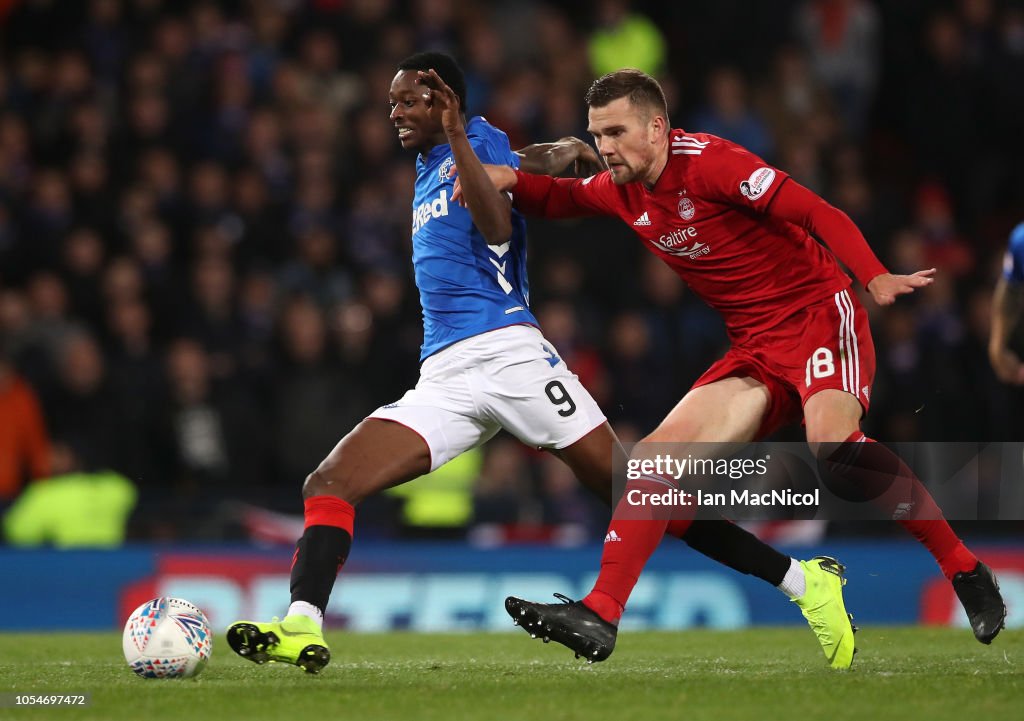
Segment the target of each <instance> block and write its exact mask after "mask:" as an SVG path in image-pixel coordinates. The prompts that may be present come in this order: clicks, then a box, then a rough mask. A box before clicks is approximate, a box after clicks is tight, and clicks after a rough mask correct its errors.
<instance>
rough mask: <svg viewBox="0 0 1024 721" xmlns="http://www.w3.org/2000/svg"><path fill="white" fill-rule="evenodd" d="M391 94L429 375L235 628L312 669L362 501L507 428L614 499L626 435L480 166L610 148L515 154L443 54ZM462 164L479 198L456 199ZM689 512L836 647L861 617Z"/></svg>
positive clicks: (768, 554) (232, 634) (373, 430)
mask: <svg viewBox="0 0 1024 721" xmlns="http://www.w3.org/2000/svg"><path fill="white" fill-rule="evenodd" d="M390 105H391V120H392V122H393V123H394V125H395V127H396V128H397V131H398V138H399V141H400V142H401V144H402V147H403V148H406V149H409V150H416V151H418V152H419V156H418V158H417V161H416V170H417V175H416V192H415V199H414V201H413V217H412V241H413V255H412V262H413V268H414V271H415V278H416V285H417V287H418V288H419V292H420V302H421V304H422V307H423V333H424V337H423V348H422V353H421V360H422V365H421V368H420V378H419V382H418V383H417V384H416V387H415V388H413V389H412V390H410V391H408V392H407V393H406V394H405V395H404V396H403V397H402V398H401V399H399V400H398V401H396V402H394V403H389V404H387V405H384V406H381V407H380V408H378V409H377V410H375V411H374V412H373V413H371V414H370V416H369V417H368V418H366V419H365V420H364V421H362V422H361V423H360V424H359V425H357V426H356V427H355V429H353V430H352V432H350V433H349V434H348V435H347V436H345V437H344V438H343V439H342V440H341V442H340V443H339V444H338V445H337V447H335V448H334V450H333V451H331V453H330V454H329V455H328V456H327V458H326V459H325V460H324V461H323V462H322V463H321V464H320V466H319V467H318V468H317V469H316V470H315V471H314V472H313V473H312V474H310V475H309V476H308V477H307V478H306V482H305V485H304V486H303V490H302V492H303V499H304V508H305V530H304V532H303V536H302V538H301V539H299V542H298V544H297V547H296V551H295V556H294V559H293V562H292V571H291V595H292V603H291V605H290V606H289V608H288V614H287V615H286V616H285V618H284V619H283V620H281V621H277V620H276V619H275V620H274V621H273V622H271V623H258V622H252V621H240V622H238V623H235V624H233V625H232V626H231V628H230V629H229V630H228V634H227V638H228V643H229V645H230V646H231V648H232V649H233V650H235V651H236V652H237V653H238V654H239V655H241V656H243V657H244V658H247V659H249V660H252V661H255V662H257V663H264V662H266V661H278V662H284V663H291V664H295V665H297V666H300V667H301V668H303V669H304V670H306V671H307V672H311V673H316V672H318V671H319V670H320V669H321V668H323V667H324V666H325V665H326V664H327V663H328V662H329V660H330V652H329V650H328V647H327V643H326V641H324V638H323V633H322V629H321V627H322V622H323V613H324V609H325V608H326V607H327V602H328V599H329V597H330V593H331V590H332V587H333V585H334V581H335V577H336V576H337V573H338V571H339V570H340V568H341V566H342V565H343V564H344V562H345V560H346V559H347V557H348V554H349V549H350V547H351V544H352V535H353V525H354V524H353V521H354V518H355V506H356V505H357V504H358V503H359V502H360V501H362V500H363V499H364V498H366V497H367V496H369V495H371V494H373V493H375V492H378V491H381V490H383V489H385V488H389V487H391V486H395V485H398V484H400V483H404V482H406V481H409V480H411V479H413V478H416V477H418V476H421V475H423V474H425V473H428V472H430V471H431V470H433V469H435V468H438V467H439V466H441V465H443V464H444V463H446V462H448V461H449V460H451V459H453V458H455V457H456V456H458V455H459V454H461V453H463V452H465V451H467V450H469V449H471V448H474V447H476V446H478V445H480V444H482V443H484V442H486V441H487V440H488V439H490V438H491V437H492V436H494V435H495V434H496V433H497V432H498V431H499V430H501V429H504V430H506V431H508V432H510V433H512V434H513V435H515V436H516V437H517V438H519V439H520V440H521V441H522V442H523V443H526V444H529V445H532V446H535V447H539V448H545V449H548V450H550V451H552V452H554V453H556V454H557V455H558V456H559V458H561V459H562V460H563V461H565V463H567V464H568V465H569V467H570V468H571V469H572V470H573V472H574V473H575V474H576V476H577V477H578V478H579V479H580V481H581V482H583V483H584V484H585V485H586V486H587V487H588V488H589V489H590V490H592V491H593V492H594V493H596V494H597V495H598V496H599V497H601V498H602V499H603V500H604V501H605V503H607V504H609V505H610V504H611V494H612V489H611V485H612V458H613V451H614V449H615V448H616V447H617V446H618V440H617V439H616V437H615V435H614V433H613V432H612V430H611V428H610V426H609V425H608V422H607V421H606V420H605V417H604V415H603V414H602V413H601V410H600V409H599V408H598V406H597V404H596V403H595V402H594V400H593V398H591V396H590V394H589V393H588V392H587V391H586V390H585V389H584V388H583V386H582V385H581V384H580V382H579V380H578V379H577V377H576V376H575V375H574V374H573V373H572V372H571V371H570V370H569V369H568V368H567V367H566V365H565V362H564V361H562V359H561V358H560V357H559V355H558V351H557V350H556V349H555V347H554V346H553V345H552V344H551V343H550V342H548V341H547V340H546V339H545V338H544V336H543V335H542V334H541V331H540V329H539V328H538V327H537V320H536V318H535V317H534V316H533V313H532V312H531V311H530V306H529V283H528V280H527V275H526V232H525V231H526V224H525V221H524V219H523V217H522V216H521V215H520V214H519V213H518V212H517V211H514V210H512V207H511V200H510V198H509V197H508V196H507V194H501V193H498V191H496V190H495V189H494V186H493V185H492V184H491V183H490V181H489V180H488V179H487V176H486V174H485V172H484V169H483V166H482V165H481V160H483V161H484V162H487V163H493V164H500V165H508V166H512V167H520V166H522V167H523V169H524V170H526V169H535V170H539V171H540V172H551V170H552V169H553V168H554V169H556V170H560V169H561V168H563V167H565V166H567V165H569V164H570V163H572V162H573V161H576V162H580V161H584V162H585V161H587V160H592V161H596V156H595V155H594V154H593V151H592V150H591V149H590V148H589V146H587V145H586V144H585V143H582V141H576V140H575V139H566V140H564V141H560V142H559V143H554V144H545V145H538V146H530V147H529V148H526V149H524V150H522V151H520V152H519V153H514V152H513V151H512V150H511V148H510V146H509V142H508V138H507V137H506V136H505V134H504V133H503V132H501V131H500V130H498V129H496V128H495V127H493V126H492V125H490V124H489V123H488V122H487V121H486V120H484V119H483V118H480V117H474V118H471V119H469V121H468V122H467V121H466V120H465V119H464V116H463V114H462V112H461V108H463V107H465V80H464V79H463V76H462V72H461V70H459V68H458V66H457V65H456V64H455V62H454V61H453V60H452V59H451V58H450V57H448V56H446V55H443V54H439V53H421V54H418V55H414V56H412V57H410V58H408V59H407V60H405V61H403V62H402V63H400V64H399V66H398V73H397V74H396V75H395V77H394V80H393V81H392V83H391V89H390ZM456 164H457V165H458V169H459V173H460V176H461V180H462V187H463V196H464V200H465V203H466V206H467V207H462V206H461V205H460V204H459V203H458V202H453V201H452V190H453V187H454V178H453V177H452V175H453V174H452V172H451V169H452V166H453V165H456ZM623 457H624V456H623ZM687 525H688V528H687V530H686V532H685V535H683V534H682V533H678V534H674V533H673V530H672V528H671V527H670V528H669V531H668V532H669V534H670V535H678V536H679V537H682V538H683V540H685V541H686V542H687V543H688V544H689V545H690V546H691V547H692V548H694V549H695V550H697V551H699V552H701V553H704V554H705V555H707V556H710V557H711V558H714V559H715V560H718V561H720V562H722V563H724V564H726V565H728V566H729V567H731V568H733V569H735V570H737V571H740V572H741V573H748V574H752V575H755V576H758V577H759V578H762V579H764V580H766V581H768V582H769V583H772V584H773V585H776V586H779V587H780V589H781V590H782V591H783V592H784V593H786V594H788V595H790V597H803V598H804V600H806V601H808V606H810V607H813V609H814V611H813V613H814V614H817V615H816V616H815V620H812V621H811V624H812V627H814V628H815V631H816V632H817V633H818V636H819V640H820V641H821V642H822V644H823V645H824V644H825V643H826V640H827V638H823V636H822V634H823V633H824V634H825V636H826V637H827V636H828V633H829V632H830V631H829V629H835V628H838V627H840V626H842V625H844V624H845V625H847V626H848V621H847V618H846V612H845V608H844V606H843V602H842V593H841V590H838V589H837V587H836V584H834V583H829V582H828V581H829V580H830V579H829V578H826V577H827V576H828V574H827V573H825V572H824V571H820V572H819V571H817V570H814V569H810V570H808V568H809V567H808V568H803V567H801V565H800V564H799V563H797V562H795V561H793V560H792V559H790V558H789V557H788V556H785V555H784V554H781V553H779V552H778V551H775V550H774V549H772V548H771V547H770V546H767V545H765V544H764V543H762V542H761V541H759V540H758V539H756V538H755V537H754V536H752V535H751V534H749V533H747V532H746V531H744V530H743V529H741V528H739V527H738V526H735V525H733V524H731V523H729V522H727V521H725V520H721V519H719V520H709V521H702V522H695V523H693V524H687ZM794 569H796V570H794ZM815 574H817V575H815ZM819 576H820V578H819ZM806 613H807V611H806V610H805V615H806ZM808 620H811V617H810V616H808ZM822 629H824V630H822ZM826 655H827V651H826Z"/></svg>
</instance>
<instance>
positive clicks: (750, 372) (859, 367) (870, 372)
mask: <svg viewBox="0 0 1024 721" xmlns="http://www.w3.org/2000/svg"><path fill="white" fill-rule="evenodd" d="M743 376H749V377H751V378H753V379H755V380H757V381H759V382H761V383H764V384H765V386H767V387H768V392H769V393H770V394H771V405H770V406H769V408H768V412H767V413H766V414H765V417H764V419H763V420H762V422H761V428H760V429H759V431H758V437H759V438H763V437H764V436H767V435H769V434H771V433H773V432H774V431H775V430H777V429H778V428H780V427H781V426H784V425H787V424H789V423H796V422H798V421H800V420H802V419H803V404H804V403H806V402H807V399H808V398H810V397H811V396H813V395H814V394H815V393H817V392H818V391H822V390H825V389H827V388H834V389H836V390H841V391H846V392H847V393H851V394H853V395H854V396H855V397H856V398H857V400H858V401H860V404H861V406H863V408H864V412H865V413H867V410H868V405H869V403H870V397H869V396H870V392H871V383H872V381H874V378H875V344H874V343H873V342H872V340H871V329H870V328H869V327H868V317H867V311H865V310H864V307H863V306H862V305H861V304H860V302H859V301H858V300H857V296H856V295H854V294H853V293H850V291H849V289H848V288H847V289H846V290H842V291H840V292H838V293H836V294H835V295H834V296H831V297H829V298H826V299H824V300H821V301H819V302H817V303H814V304H812V305H810V306H808V307H806V308H803V309H802V310H800V311H799V312H798V313H796V314H795V315H792V316H790V318H789V319H787V320H786V321H785V322H784V323H782V324H781V325H779V326H778V327H776V328H773V329H772V330H770V331H768V332H766V333H762V334H761V335H759V336H758V337H757V338H754V339H752V340H750V341H748V342H746V343H744V344H743V345H742V346H734V347H733V348H731V349H729V352H728V353H726V354H725V357H724V358H722V359H721V360H720V361H718V362H717V363H715V364H714V365H713V366H711V368H709V369H708V370H707V372H706V373H705V374H704V375H702V376H701V377H700V378H698V379H697V382H696V383H694V384H693V387H694V388H699V387H700V386H704V385H707V384H709V383H714V382H715V381H719V380H722V379H723V378H733V377H743Z"/></svg>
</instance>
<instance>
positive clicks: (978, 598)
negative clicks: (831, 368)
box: [804, 389, 1006, 643]
mask: <svg viewBox="0 0 1024 721" xmlns="http://www.w3.org/2000/svg"><path fill="white" fill-rule="evenodd" d="M804 413H805V418H806V422H807V440H808V442H809V443H810V444H811V447H812V449H813V450H814V451H815V453H816V454H817V456H818V457H819V460H820V462H821V464H822V470H823V472H825V473H827V474H829V475H830V476H832V477H836V478H839V479H842V480H844V481H848V482H849V486H851V487H854V488H858V489H860V490H862V491H863V493H864V495H865V498H871V499H876V502H877V503H883V502H884V503H886V504H887V506H888V507H886V508H884V509H883V510H884V511H885V512H886V513H887V514H889V515H891V516H892V517H893V519H894V520H896V522H897V523H899V524H900V525H901V526H903V527H904V528H905V529H906V530H907V531H908V532H909V533H910V534H911V535H912V536H914V538H916V539H917V540H918V542H920V543H921V544H922V545H923V546H924V547H925V548H927V549H928V551H929V552H930V553H931V554H932V556H933V557H934V558H935V560H936V562H937V563H938V564H939V567H940V568H941V569H942V572H943V574H944V575H945V576H946V578H948V579H949V580H950V582H951V583H952V584H953V588H954V589H955V590H956V594H957V596H958V597H959V599H960V601H961V603H962V604H963V606H964V609H965V610H966V612H967V616H968V619H969V620H970V623H971V628H972V630H973V631H974V635H975V637H976V638H977V639H978V640H979V641H981V642H982V643H991V642H992V639H994V638H995V637H996V635H997V634H998V633H999V631H1000V630H1001V629H1002V627H1003V624H1004V622H1005V619H1006V606H1005V604H1004V602H1003V599H1002V596H1001V594H1000V593H999V584H998V582H997V581H996V578H995V575H994V574H993V573H992V571H991V569H989V567H988V566H986V565H985V564H984V563H982V562H981V561H979V560H978V558H977V557H976V556H975V555H974V554H973V553H971V551H970V550H968V548H967V547H966V546H965V545H964V543H963V541H961V540H960V538H959V537H958V536H957V535H956V533H955V532H954V531H953V529H952V528H951V527H950V525H949V523H948V522H947V521H946V519H945V518H944V517H943V515H942V510H941V509H940V508H939V507H938V505H937V504H936V503H935V500H934V499H933V498H932V496H931V494H930V493H929V492H928V489H927V488H925V486H924V485H923V484H922V483H921V481H920V479H919V478H918V477H917V475H916V474H915V473H914V471H913V470H911V468H910V467H909V466H908V465H907V464H906V463H904V462H903V461H902V460H901V459H900V458H899V457H898V456H897V455H896V454H895V453H893V452H892V451H891V450H889V449H888V448H887V447H886V446H885V445H883V444H881V443H876V442H875V441H874V440H873V439H871V438H868V437H867V436H865V435H864V433H862V432H861V430H860V419H861V416H862V413H863V408H862V406H861V404H860V402H859V401H858V400H857V399H856V398H855V397H854V396H852V395H850V394H849V393H847V392H844V391H840V390H834V389H826V390H822V391H821V392H819V393H816V394H815V395H813V396H811V397H810V398H808V399H807V401H806V403H805V404H804ZM890 490H894V491H895V493H887V491H890ZM886 499H889V500H886Z"/></svg>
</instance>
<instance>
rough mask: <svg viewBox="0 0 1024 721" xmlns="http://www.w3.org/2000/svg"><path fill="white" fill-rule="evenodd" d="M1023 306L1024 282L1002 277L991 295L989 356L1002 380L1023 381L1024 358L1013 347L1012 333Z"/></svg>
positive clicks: (1023, 383)
mask: <svg viewBox="0 0 1024 721" xmlns="http://www.w3.org/2000/svg"><path fill="white" fill-rule="evenodd" d="M1022 306H1024V284H1022V283H1012V282H1010V281H1009V280H1007V279H1006V278H1005V277H1001V278H999V280H998V282H997V283H996V289H995V293H994V294H993V295H992V329H991V333H990V335H989V339H988V357H989V360H990V361H991V363H992V370H994V371H995V372H996V376H997V377H998V378H999V380H1001V381H1002V382H1003V383H1012V384H1013V385H1018V386H1019V385H1024V362H1022V361H1021V358H1020V356H1018V355H1017V354H1016V353H1014V352H1013V351H1012V350H1010V336H1011V334H1012V333H1013V329H1014V328H1016V327H1017V324H1018V323H1019V322H1020V319H1021V315H1022V312H1021V311H1022Z"/></svg>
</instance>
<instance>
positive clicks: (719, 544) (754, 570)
mask: <svg viewBox="0 0 1024 721" xmlns="http://www.w3.org/2000/svg"><path fill="white" fill-rule="evenodd" d="M683 540H684V541H686V543H687V545H689V546H690V548H692V549H693V550H695V551H697V552H698V553H702V554H704V555H705V556H707V557H708V558H710V559H713V560H715V561H718V562H719V563H721V564H724V565H726V566H728V567H729V568H731V569H733V570H735V571H739V572H740V573H744V574H747V575H751V576H757V577H758V578H760V579H763V580H765V581H767V582H768V583H770V584H772V585H773V586H778V585H779V584H780V583H782V579H783V578H785V577H786V571H788V570H789V565H790V558H789V556H787V555H785V554H783V553H779V552H778V551H776V550H775V549H774V548H772V547H771V546H769V545H768V544H767V543H765V542H764V541H762V540H761V539H759V538H758V537H757V536H755V535H754V534H752V533H750V532H748V531H746V530H744V529H742V528H740V527H739V526H737V525H736V524H735V523H730V522H729V521H726V520H725V519H717V520H709V521H694V522H693V523H692V524H690V528H689V529H688V530H687V531H686V535H684V536H683Z"/></svg>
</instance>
